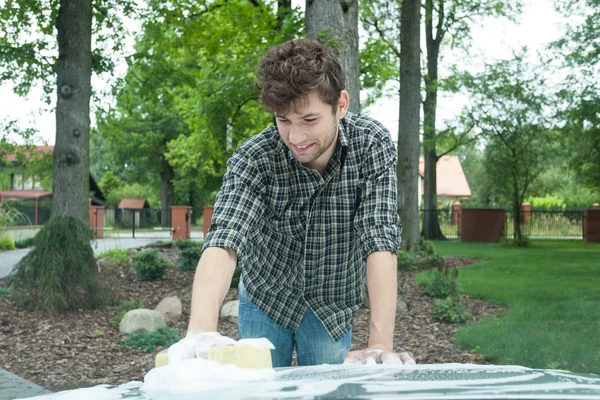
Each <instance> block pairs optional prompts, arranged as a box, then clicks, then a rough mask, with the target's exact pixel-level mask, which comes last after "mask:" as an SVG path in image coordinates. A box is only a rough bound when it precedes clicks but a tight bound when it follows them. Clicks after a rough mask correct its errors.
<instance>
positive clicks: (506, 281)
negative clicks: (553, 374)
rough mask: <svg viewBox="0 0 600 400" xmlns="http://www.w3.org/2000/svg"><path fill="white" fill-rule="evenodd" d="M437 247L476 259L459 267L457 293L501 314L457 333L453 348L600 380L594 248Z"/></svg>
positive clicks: (599, 267) (599, 260)
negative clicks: (503, 309)
mask: <svg viewBox="0 0 600 400" xmlns="http://www.w3.org/2000/svg"><path fill="white" fill-rule="evenodd" d="M436 249H437V250H438V251H439V252H440V254H442V255H443V256H458V257H471V258H477V259H480V260H481V262H479V263H477V264H475V265H472V266H469V267H466V268H462V269H460V275H459V281H460V285H461V291H462V292H463V293H465V294H467V295H469V296H471V297H474V298H480V299H484V300H487V301H490V302H493V303H496V304H500V305H503V306H506V307H507V309H508V310H507V312H506V313H505V314H504V315H501V316H499V317H497V318H491V319H489V320H487V321H485V322H483V323H480V324H467V325H465V326H463V327H461V328H460V329H459V331H458V334H457V342H458V344H459V345H461V346H464V347H465V348H467V349H477V351H479V352H481V353H482V354H483V355H484V356H486V357H487V358H488V359H489V360H490V361H491V362H493V363H496V364H516V365H523V366H527V367H532V368H560V369H566V370H570V371H573V372H584V373H595V374H600V245H598V244H586V243H583V242H573V243H572V242H552V241H550V242H539V241H538V242H533V248H527V249H522V248H510V247H500V246H498V245H495V244H469V243H452V242H436ZM425 278H426V273H422V274H420V275H419V276H417V280H423V279H425Z"/></svg>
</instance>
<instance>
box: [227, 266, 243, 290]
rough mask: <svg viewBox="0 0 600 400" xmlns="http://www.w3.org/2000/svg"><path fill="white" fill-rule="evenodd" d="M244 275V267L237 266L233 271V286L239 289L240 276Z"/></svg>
mask: <svg viewBox="0 0 600 400" xmlns="http://www.w3.org/2000/svg"><path fill="white" fill-rule="evenodd" d="M241 276H242V268H240V267H238V266H236V267H235V271H233V277H232V278H231V286H230V287H231V288H235V289H237V287H238V284H239V283H240V277H241Z"/></svg>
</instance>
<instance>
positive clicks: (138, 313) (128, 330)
mask: <svg viewBox="0 0 600 400" xmlns="http://www.w3.org/2000/svg"><path fill="white" fill-rule="evenodd" d="M163 326H167V323H166V321H165V317H163V315H162V313H161V312H160V311H156V310H148V309H145V308H138V309H136V310H131V311H129V312H128V313H127V314H125V316H123V319H122V320H121V323H120V324H119V331H120V332H121V333H122V334H124V335H131V334H134V333H142V332H156V331H157V330H158V328H161V327H163Z"/></svg>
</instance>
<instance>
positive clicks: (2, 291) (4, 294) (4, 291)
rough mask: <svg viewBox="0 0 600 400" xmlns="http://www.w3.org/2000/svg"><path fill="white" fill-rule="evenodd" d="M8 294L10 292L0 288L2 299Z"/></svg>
mask: <svg viewBox="0 0 600 400" xmlns="http://www.w3.org/2000/svg"><path fill="white" fill-rule="evenodd" d="M9 294H10V290H8V289H5V288H3V287H0V297H4V296H7V295H9Z"/></svg>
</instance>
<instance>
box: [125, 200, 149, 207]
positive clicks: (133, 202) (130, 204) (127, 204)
mask: <svg viewBox="0 0 600 400" xmlns="http://www.w3.org/2000/svg"><path fill="white" fill-rule="evenodd" d="M149 207H150V206H149V205H148V202H147V201H146V199H122V200H121V202H120V203H119V206H118V208H128V209H140V208H149Z"/></svg>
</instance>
